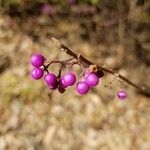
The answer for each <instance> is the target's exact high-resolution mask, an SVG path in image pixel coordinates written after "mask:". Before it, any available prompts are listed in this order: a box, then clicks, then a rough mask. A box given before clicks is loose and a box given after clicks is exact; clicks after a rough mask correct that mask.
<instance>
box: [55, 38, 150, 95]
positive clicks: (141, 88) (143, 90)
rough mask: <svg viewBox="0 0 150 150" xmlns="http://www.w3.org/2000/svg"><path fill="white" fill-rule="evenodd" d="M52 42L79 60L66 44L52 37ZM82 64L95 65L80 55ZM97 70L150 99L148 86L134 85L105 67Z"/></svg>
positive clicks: (86, 65)
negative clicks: (119, 80) (121, 81)
mask: <svg viewBox="0 0 150 150" xmlns="http://www.w3.org/2000/svg"><path fill="white" fill-rule="evenodd" d="M52 40H53V41H54V42H55V43H56V45H57V46H58V47H59V48H60V49H61V50H62V51H63V52H65V53H66V54H68V55H70V56H72V57H73V58H75V59H77V60H78V58H79V54H76V53H74V52H73V51H72V50H71V49H69V48H68V47H67V46H65V45H64V44H62V43H61V42H60V41H59V40H58V39H56V38H54V37H52ZM80 63H82V65H83V66H84V67H89V66H90V65H94V63H92V62H91V61H89V60H88V59H86V58H85V57H83V56H82V55H80ZM97 69H98V70H101V71H103V72H106V73H109V74H112V75H113V76H115V77H117V78H119V79H121V80H123V81H124V82H126V83H128V84H129V85H131V86H133V87H134V88H136V89H137V91H138V92H139V93H141V94H143V95H145V96H148V97H150V88H149V87H146V86H140V85H137V84H135V83H133V82H132V81H130V80H128V79H127V78H125V77H124V76H122V75H120V74H119V73H116V72H114V71H112V70H110V69H108V68H105V67H103V66H98V65H97Z"/></svg>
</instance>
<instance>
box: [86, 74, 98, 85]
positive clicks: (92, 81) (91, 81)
mask: <svg viewBox="0 0 150 150" xmlns="http://www.w3.org/2000/svg"><path fill="white" fill-rule="evenodd" d="M85 81H86V82H87V83H88V85H89V86H90V87H93V86H96V85H97V84H98V83H99V78H98V76H97V75H96V74H95V73H90V74H88V75H87V77H85Z"/></svg>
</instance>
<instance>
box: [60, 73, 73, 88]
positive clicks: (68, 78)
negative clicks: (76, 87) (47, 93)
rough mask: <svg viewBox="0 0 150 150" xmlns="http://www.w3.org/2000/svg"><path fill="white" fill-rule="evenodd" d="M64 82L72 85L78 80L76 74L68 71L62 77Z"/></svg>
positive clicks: (65, 84) (66, 84)
mask: <svg viewBox="0 0 150 150" xmlns="http://www.w3.org/2000/svg"><path fill="white" fill-rule="evenodd" d="M61 80H62V83H63V85H64V86H65V87H67V86H72V85H73V84H74V83H75V82H76V76H75V75H74V74H73V73H71V72H70V73H66V74H65V75H63V76H62V78H61Z"/></svg>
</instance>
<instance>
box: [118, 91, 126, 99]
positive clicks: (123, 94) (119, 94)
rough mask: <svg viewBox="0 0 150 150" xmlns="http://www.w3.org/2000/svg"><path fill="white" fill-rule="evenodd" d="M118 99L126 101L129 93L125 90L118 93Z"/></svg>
mask: <svg viewBox="0 0 150 150" xmlns="http://www.w3.org/2000/svg"><path fill="white" fill-rule="evenodd" d="M117 97H118V98H119V99H120V100H124V99H125V98H126V97H127V93H126V92H125V91H123V90H120V91H119V92H118V93H117Z"/></svg>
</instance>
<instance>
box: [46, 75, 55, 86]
mask: <svg viewBox="0 0 150 150" xmlns="http://www.w3.org/2000/svg"><path fill="white" fill-rule="evenodd" d="M44 81H45V82H46V84H47V85H49V86H55V85H56V83H57V77H56V76H55V74H53V73H48V74H46V75H45V77H44Z"/></svg>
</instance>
